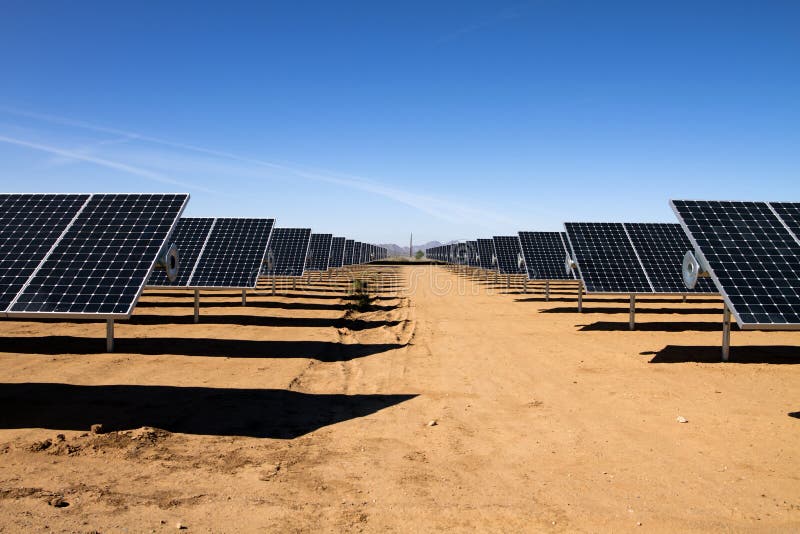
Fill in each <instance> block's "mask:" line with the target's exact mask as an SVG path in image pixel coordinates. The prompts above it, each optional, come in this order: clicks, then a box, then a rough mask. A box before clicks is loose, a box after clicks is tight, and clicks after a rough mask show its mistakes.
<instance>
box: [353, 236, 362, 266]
mask: <svg viewBox="0 0 800 534" xmlns="http://www.w3.org/2000/svg"><path fill="white" fill-rule="evenodd" d="M363 245H364V244H363V243H362V242H361V241H355V242H354V243H353V265H358V264H360V263H361V249H362V248H363Z"/></svg>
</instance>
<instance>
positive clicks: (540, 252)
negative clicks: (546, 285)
mask: <svg viewBox="0 0 800 534" xmlns="http://www.w3.org/2000/svg"><path fill="white" fill-rule="evenodd" d="M519 242H520V245H521V247H522V255H523V256H524V257H525V268H526V270H527V272H528V279H530V280H574V279H575V275H574V273H573V274H567V272H566V269H565V267H564V261H565V260H566V258H567V245H566V236H565V234H564V233H563V232H519Z"/></svg>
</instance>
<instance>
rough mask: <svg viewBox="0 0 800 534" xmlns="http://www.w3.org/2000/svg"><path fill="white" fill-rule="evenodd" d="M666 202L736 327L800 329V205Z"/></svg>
mask: <svg viewBox="0 0 800 534" xmlns="http://www.w3.org/2000/svg"><path fill="white" fill-rule="evenodd" d="M670 204H671V206H672V209H673V210H674V211H675V214H676V215H677V217H678V221H679V222H680V225H681V226H682V227H683V229H684V231H685V232H686V235H687V236H688V238H689V240H690V242H691V244H692V247H693V249H694V252H695V255H696V256H697V257H698V259H699V260H700V261H701V262H703V263H705V264H706V266H707V268H708V274H709V276H710V278H711V280H712V281H713V283H714V285H715V287H716V288H717V289H718V290H719V292H720V294H721V295H722V297H723V299H724V300H725V304H726V307H727V308H728V309H730V311H731V313H733V315H734V316H735V318H736V322H737V323H738V324H739V327H740V328H742V329H745V330H747V329H763V330H767V329H774V330H797V329H800V240H799V239H798V238H800V236H798V234H797V232H796V231H797V230H800V224H798V223H799V222H800V221H798V213H800V203H785V202H769V203H768V202H721V201H697V200H672V201H671V202H670ZM723 343H725V341H723ZM724 350H725V349H723V351H724ZM723 354H724V356H723V357H727V354H726V353H725V352H723Z"/></svg>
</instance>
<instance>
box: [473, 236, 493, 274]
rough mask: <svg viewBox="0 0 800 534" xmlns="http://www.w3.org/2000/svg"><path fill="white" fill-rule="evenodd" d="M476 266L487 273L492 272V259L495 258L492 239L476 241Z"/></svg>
mask: <svg viewBox="0 0 800 534" xmlns="http://www.w3.org/2000/svg"><path fill="white" fill-rule="evenodd" d="M477 244H478V266H479V267H480V268H481V269H486V270H487V271H490V270H494V268H495V267H494V265H492V258H494V256H495V251H494V239H478V241H477Z"/></svg>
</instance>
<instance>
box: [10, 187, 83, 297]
mask: <svg viewBox="0 0 800 534" xmlns="http://www.w3.org/2000/svg"><path fill="white" fill-rule="evenodd" d="M87 200H89V195H37V194H31V195H27V194H21V195H14V194H8V195H0V311H5V310H6V309H7V308H8V306H9V304H11V301H12V300H14V297H15V296H16V295H17V293H19V291H20V290H21V289H22V287H23V286H24V285H25V282H26V281H27V280H28V278H30V276H31V275H32V274H33V272H34V270H35V269H36V267H37V266H38V265H39V263H41V261H42V260H43V259H44V258H45V256H46V255H47V253H48V251H49V250H50V249H51V248H52V247H53V245H55V243H56V241H57V240H58V238H59V237H60V236H61V234H62V233H63V232H64V230H65V229H66V228H67V226H68V225H69V223H70V222H71V221H72V219H73V218H74V217H75V215H77V213H78V211H79V210H80V209H81V207H82V206H83V205H84V204H85V203H86V201H87Z"/></svg>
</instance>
